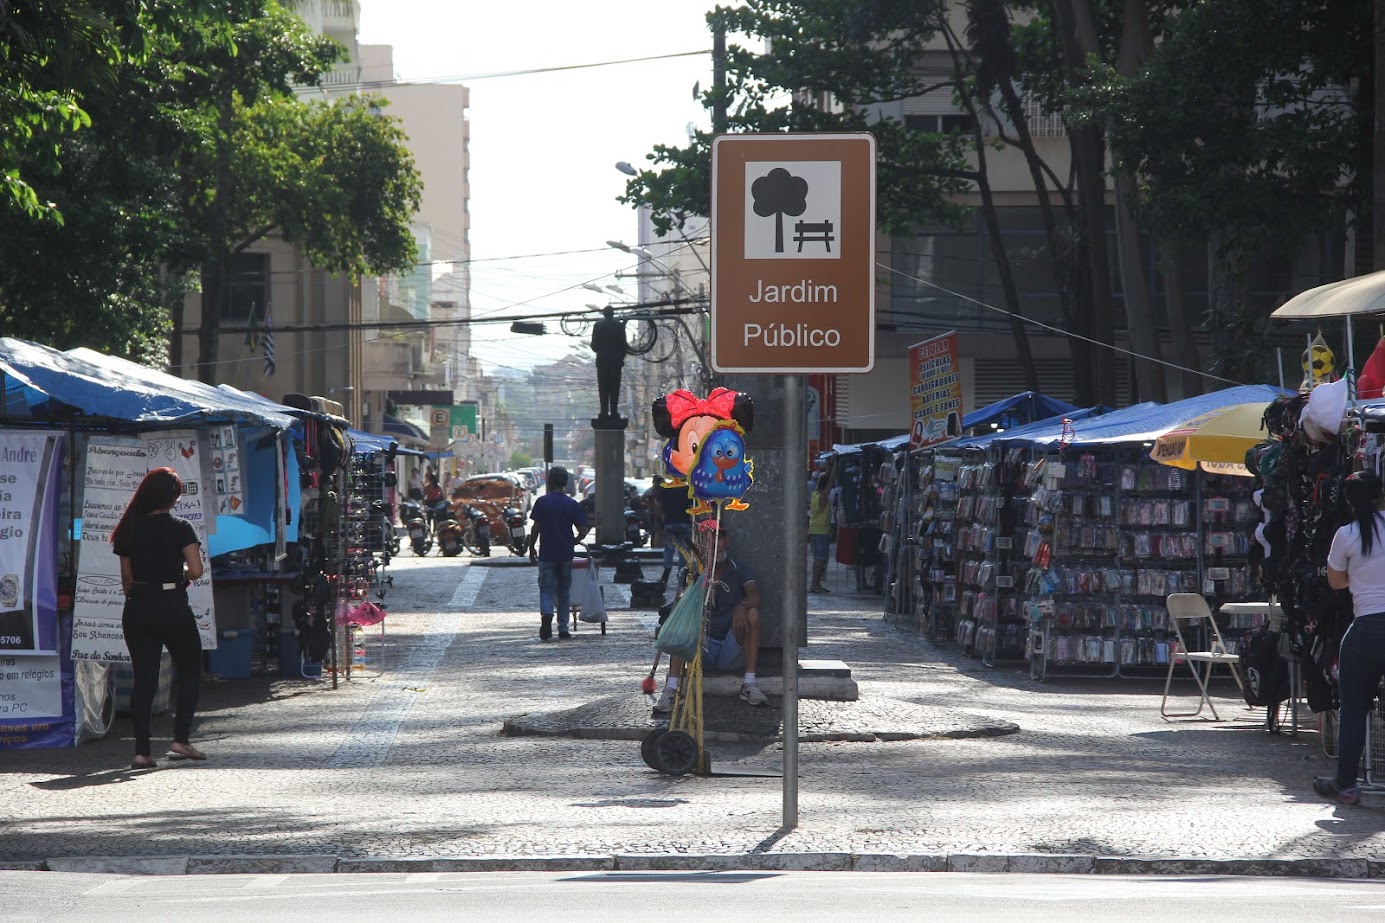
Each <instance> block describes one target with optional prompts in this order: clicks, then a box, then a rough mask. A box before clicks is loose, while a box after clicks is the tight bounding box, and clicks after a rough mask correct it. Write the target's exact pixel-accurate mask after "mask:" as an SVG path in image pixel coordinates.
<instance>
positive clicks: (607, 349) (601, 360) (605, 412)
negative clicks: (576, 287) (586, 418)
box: [591, 305, 630, 420]
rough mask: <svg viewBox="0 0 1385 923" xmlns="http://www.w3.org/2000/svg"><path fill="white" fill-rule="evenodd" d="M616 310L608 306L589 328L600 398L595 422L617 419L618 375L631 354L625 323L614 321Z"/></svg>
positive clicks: (618, 416)
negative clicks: (597, 420)
mask: <svg viewBox="0 0 1385 923" xmlns="http://www.w3.org/2000/svg"><path fill="white" fill-rule="evenodd" d="M615 313H616V312H615V309H614V308H612V307H611V306H610V305H607V306H606V307H605V308H603V309H602V311H601V314H602V317H601V320H599V321H597V322H596V324H595V325H594V326H593V327H592V343H591V346H592V352H594V353H596V387H597V391H598V393H599V394H600V397H601V412H600V413H599V414H598V419H605V420H616V419H619V418H620V412H619V410H618V407H619V405H620V373H621V367H622V366H623V365H624V364H625V356H626V354H627V353H629V352H630V347H629V344H628V343H627V342H626V340H625V321H620V320H616V317H615Z"/></svg>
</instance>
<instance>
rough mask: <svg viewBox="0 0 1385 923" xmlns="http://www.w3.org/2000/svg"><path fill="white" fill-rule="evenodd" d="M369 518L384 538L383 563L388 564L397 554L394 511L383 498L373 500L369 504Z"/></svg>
mask: <svg viewBox="0 0 1385 923" xmlns="http://www.w3.org/2000/svg"><path fill="white" fill-rule="evenodd" d="M370 512H371V518H373V519H374V520H375V523H376V527H377V528H378V529H379V530H380V534H381V536H382V538H383V539H384V541H383V544H382V547H383V548H384V558H385V561H384V563H386V564H388V563H389V559H390V557H391V556H393V555H397V554H399V536H398V534H396V533H395V531H394V511H393V510H392V509H391V508H390V505H389V504H388V503H386V502H385V501H384V500H373V501H371V504H370Z"/></svg>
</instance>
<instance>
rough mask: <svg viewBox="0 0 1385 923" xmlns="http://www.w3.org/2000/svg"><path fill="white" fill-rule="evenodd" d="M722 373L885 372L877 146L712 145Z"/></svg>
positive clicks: (716, 335) (764, 138) (748, 139)
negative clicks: (878, 341) (877, 368)
mask: <svg viewBox="0 0 1385 923" xmlns="http://www.w3.org/2000/svg"><path fill="white" fill-rule="evenodd" d="M711 316H712V367H713V368H715V369H716V370H717V371H718V372H749V373H769V372H774V373H785V374H798V373H802V374H806V373H809V372H835V373H851V372H869V371H870V370H871V368H872V367H873V366H874V365H875V138H874V136H872V135H870V134H868V133H861V134H775V135H721V136H719V137H718V138H717V139H716V140H715V141H713V142H712V299H711Z"/></svg>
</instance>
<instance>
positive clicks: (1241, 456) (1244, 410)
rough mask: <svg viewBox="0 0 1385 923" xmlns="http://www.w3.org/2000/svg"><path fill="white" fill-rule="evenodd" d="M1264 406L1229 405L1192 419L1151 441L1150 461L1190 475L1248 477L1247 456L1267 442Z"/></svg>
mask: <svg viewBox="0 0 1385 923" xmlns="http://www.w3.org/2000/svg"><path fill="white" fill-rule="evenodd" d="M1264 416H1265V405H1264V404H1260V403H1256V404H1232V405H1231V406H1230V407H1223V408H1221V409H1220V410H1213V411H1211V412H1209V413H1204V414H1201V415H1200V416H1196V417H1193V418H1192V419H1191V420H1189V421H1187V422H1186V423H1181V424H1179V425H1178V426H1175V427H1174V428H1173V429H1171V430H1169V431H1168V432H1167V433H1164V434H1163V435H1162V436H1160V437H1158V438H1157V439H1155V440H1154V448H1152V449H1150V450H1149V457H1150V458H1152V459H1154V460H1155V461H1157V462H1159V463H1160V464H1162V465H1172V466H1174V467H1175V468H1184V469H1186V470H1188V471H1192V470H1194V469H1196V468H1197V467H1198V465H1199V464H1201V465H1202V468H1203V470H1205V471H1211V472H1214V473H1216V474H1239V475H1242V476H1249V474H1250V472H1248V471H1247V470H1246V469H1245V466H1244V464H1243V462H1244V461H1245V457H1246V452H1247V451H1248V450H1250V449H1251V448H1253V447H1254V446H1256V445H1259V444H1260V443H1262V442H1264V441H1265V439H1266V438H1268V437H1267V436H1266V434H1265V431H1264V429H1263V419H1264Z"/></svg>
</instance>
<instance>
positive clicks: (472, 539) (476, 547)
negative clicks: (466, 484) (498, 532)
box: [462, 503, 491, 558]
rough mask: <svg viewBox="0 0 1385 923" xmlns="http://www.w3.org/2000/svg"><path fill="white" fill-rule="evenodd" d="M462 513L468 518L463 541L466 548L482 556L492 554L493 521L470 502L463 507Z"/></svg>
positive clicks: (486, 556)
mask: <svg viewBox="0 0 1385 923" xmlns="http://www.w3.org/2000/svg"><path fill="white" fill-rule="evenodd" d="M462 515H463V516H465V517H466V518H467V525H466V529H465V532H464V534H463V535H462V543H463V544H464V545H466V550H467V551H470V552H471V553H472V554H474V555H476V556H477V557H480V558H489V557H490V556H491V521H490V517H488V516H487V515H486V514H485V513H483V512H482V511H481V510H479V509H477V508H476V507H474V506H472V505H471V504H470V503H468V504H467V505H466V506H465V507H463V508H462Z"/></svg>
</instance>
